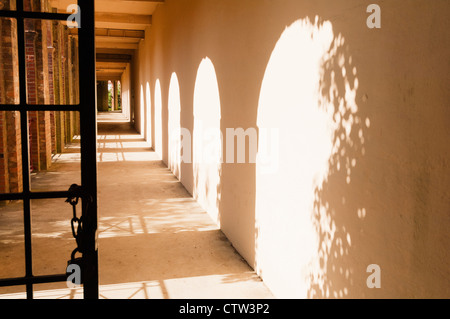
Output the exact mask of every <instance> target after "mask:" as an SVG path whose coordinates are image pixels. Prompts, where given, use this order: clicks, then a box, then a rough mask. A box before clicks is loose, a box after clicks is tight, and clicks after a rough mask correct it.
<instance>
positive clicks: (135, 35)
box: [95, 28, 145, 39]
mask: <svg viewBox="0 0 450 319" xmlns="http://www.w3.org/2000/svg"><path fill="white" fill-rule="evenodd" d="M95 36H100V37H113V38H132V39H144V38H145V31H143V30H125V29H107V28H96V29H95Z"/></svg>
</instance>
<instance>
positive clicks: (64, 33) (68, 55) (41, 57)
mask: <svg viewBox="0 0 450 319" xmlns="http://www.w3.org/2000/svg"><path fill="white" fill-rule="evenodd" d="M25 60H26V76H27V79H26V81H27V104H57V105H66V104H78V103H79V67H78V64H79V63H78V29H77V28H69V27H68V26H67V22H66V21H51V20H37V19H25Z"/></svg>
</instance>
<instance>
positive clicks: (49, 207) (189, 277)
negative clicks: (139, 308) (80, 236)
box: [0, 114, 273, 299]
mask: <svg viewBox="0 0 450 319" xmlns="http://www.w3.org/2000/svg"><path fill="white" fill-rule="evenodd" d="M119 116H120V114H119ZM99 120H100V122H99V125H98V203H99V267H100V275H99V276H100V297H101V298H158V299H159V298H183V299H184V298H273V296H272V295H271V293H270V292H269V290H268V289H267V288H266V287H265V285H264V284H263V283H262V281H261V280H260V278H259V277H258V276H256V274H255V273H254V272H253V271H252V269H251V268H250V267H249V266H248V264H247V263H246V262H245V261H244V260H243V259H242V258H241V257H240V255H239V254H238V253H237V252H236V251H235V250H234V248H233V247H232V246H231V244H230V242H229V241H228V240H227V238H226V237H225V236H224V235H223V233H222V232H221V231H220V230H219V229H218V228H217V226H216V225H215V224H214V223H213V222H212V221H211V219H210V218H209V216H208V215H207V214H206V213H205V212H204V211H203V210H202V209H201V207H200V206H199V205H198V204H197V203H196V202H195V201H194V200H193V199H192V197H191V196H190V195H189V193H188V192H187V191H186V190H185V188H184V187H183V186H182V185H181V183H180V182H179V181H178V180H177V179H176V178H175V177H174V176H173V174H172V173H171V172H170V170H169V169H168V168H167V167H166V166H165V165H164V164H163V163H162V161H160V160H159V159H158V157H157V156H156V154H155V153H154V152H153V151H152V150H151V148H150V147H149V146H148V144H147V143H146V142H145V141H144V139H143V138H142V137H141V136H140V135H139V134H137V133H136V132H135V131H134V130H133V129H132V128H131V127H130V126H129V124H128V123H123V122H122V123H121V122H120V119H119V117H117V116H116V117H114V116H113V117H112V118H111V115H110V114H100V115H99ZM105 121H107V122H105ZM78 159H79V144H78V143H77V140H75V141H74V143H73V144H72V145H69V147H68V148H67V150H66V152H65V153H64V154H60V155H57V156H55V157H54V165H53V166H52V168H51V169H50V170H49V171H48V172H45V173H39V174H35V175H34V176H33V177H32V179H33V180H32V187H33V189H35V190H38V189H57V190H65V189H68V187H69V186H70V184H71V183H73V182H77V183H79V179H80V177H79V174H80V171H79V162H78ZM32 209H33V249H34V252H33V257H34V265H33V270H34V274H35V275H41V274H52V273H63V272H64V271H65V266H66V261H67V259H68V258H69V257H70V252H71V250H72V249H73V248H74V246H75V242H74V239H73V238H72V237H71V236H72V235H71V230H70V222H69V221H70V218H71V213H72V212H71V207H70V205H68V204H67V203H65V202H64V200H40V201H33V203H32ZM20 210H21V203H20V202H16V203H11V204H9V205H7V206H3V207H0V259H1V260H2V264H1V266H0V278H5V277H15V276H22V275H23V274H24V258H23V235H22V234H23V230H22V228H23V226H22V218H21V213H20ZM35 290H36V293H35V297H36V298H79V297H81V296H82V288H79V289H73V290H69V289H67V288H66V286H65V283H55V284H46V285H36V286H35ZM21 291H24V287H8V288H0V293H2V294H9V295H3V297H8V298H13V297H23V294H17V293H18V292H21ZM11 294H13V295H11ZM0 297H2V296H0Z"/></svg>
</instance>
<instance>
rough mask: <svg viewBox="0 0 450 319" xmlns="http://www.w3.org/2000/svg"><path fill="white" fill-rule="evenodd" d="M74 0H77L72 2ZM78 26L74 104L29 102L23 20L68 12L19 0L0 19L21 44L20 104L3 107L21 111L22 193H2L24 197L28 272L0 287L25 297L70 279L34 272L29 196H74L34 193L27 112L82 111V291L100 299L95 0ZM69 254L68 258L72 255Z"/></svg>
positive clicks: (82, 3)
mask: <svg viewBox="0 0 450 319" xmlns="http://www.w3.org/2000/svg"><path fill="white" fill-rule="evenodd" d="M74 2H76V0H74ZM78 6H79V9H80V12H79V14H80V15H79V17H80V18H81V19H80V21H81V27H80V28H78V54H79V65H78V67H79V79H80V80H79V81H78V82H79V92H80V94H79V96H80V100H79V101H80V103H79V104H75V105H36V104H34V105H31V104H30V105H29V104H27V102H26V101H27V95H26V94H27V93H26V70H25V33H24V20H25V19H42V20H67V19H69V17H70V14H61V13H45V12H29V11H24V9H23V0H17V1H16V10H15V11H5V10H0V17H5V18H13V19H16V21H17V46H18V61H19V90H20V103H19V104H1V105H0V111H18V112H20V128H21V132H22V133H21V144H22V175H23V191H22V192H20V193H7V194H0V200H2V201H5V200H22V201H23V217H24V218H23V219H24V235H25V276H23V277H18V278H4V279H0V287H1V286H16V285H26V295H27V299H32V298H33V284H40V283H51V282H60V281H66V280H67V274H65V273H64V274H55V275H45V276H34V275H33V263H32V243H31V235H32V234H31V205H30V203H31V200H32V199H49V198H61V199H64V198H68V197H72V196H74V194H73V193H71V192H69V191H56V192H32V191H31V188H30V165H29V164H30V155H29V149H30V145H29V137H28V136H29V130H28V111H77V112H79V114H80V117H79V118H80V134H81V137H82V138H81V187H82V188H81V189H82V194H83V196H88V198H90V202H89V205H86V204H85V203H84V202H83V205H82V210H81V211H82V216H83V247H84V250H83V255H82V257H83V265H84V267H83V269H82V276H83V294H84V298H85V299H98V296H99V289H98V249H97V223H98V215H97V214H98V212H97V118H96V117H97V106H96V101H97V99H96V75H95V22H94V12H95V10H94V1H93V0H79V1H78ZM68 257H69V256H68Z"/></svg>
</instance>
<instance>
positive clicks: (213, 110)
mask: <svg viewBox="0 0 450 319" xmlns="http://www.w3.org/2000/svg"><path fill="white" fill-rule="evenodd" d="M220 114H221V113H220V95H219V87H218V83H217V77H216V71H215V69H214V65H213V64H212V62H211V60H210V59H209V58H205V59H203V60H202V62H201V63H200V66H199V67H198V72H197V78H196V80H195V89H194V131H193V145H192V163H193V169H194V193H193V195H194V198H195V199H197V200H198V202H199V203H200V204H201V205H202V206H203V208H204V209H205V210H206V211H207V212H208V213H209V214H210V216H211V217H212V218H213V220H214V221H215V222H217V223H219V222H220V220H219V215H218V214H219V209H218V207H219V200H220V191H219V186H220V172H221V163H222V135H221V130H220V117H221V115H220Z"/></svg>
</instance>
